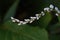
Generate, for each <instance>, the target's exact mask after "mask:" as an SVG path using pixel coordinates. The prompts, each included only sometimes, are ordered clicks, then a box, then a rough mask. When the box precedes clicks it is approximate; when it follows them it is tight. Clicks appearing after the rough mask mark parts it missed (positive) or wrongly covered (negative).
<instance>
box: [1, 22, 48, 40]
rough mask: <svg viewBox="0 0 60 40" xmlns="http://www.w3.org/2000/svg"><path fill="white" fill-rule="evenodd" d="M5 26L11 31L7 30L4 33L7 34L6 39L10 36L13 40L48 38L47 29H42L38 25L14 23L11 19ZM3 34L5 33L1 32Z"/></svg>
mask: <svg viewBox="0 0 60 40" xmlns="http://www.w3.org/2000/svg"><path fill="white" fill-rule="evenodd" d="M4 26H5V28H6V29H7V30H9V31H10V32H8V33H7V34H6V32H5V33H4V34H6V35H7V36H6V39H8V38H9V37H10V39H12V40H48V34H47V31H46V30H45V29H41V28H40V27H38V26H36V27H33V26H30V25H28V24H25V25H20V26H19V25H17V24H16V23H12V22H11V21H7V22H6V23H5V24H4ZM3 29H4V27H3ZM6 29H5V30H6ZM7 30H6V31H7ZM11 32H12V33H11ZM1 35H3V32H1ZM11 37H12V38H11ZM2 38H3V37H2ZM8 40H9V39H8Z"/></svg>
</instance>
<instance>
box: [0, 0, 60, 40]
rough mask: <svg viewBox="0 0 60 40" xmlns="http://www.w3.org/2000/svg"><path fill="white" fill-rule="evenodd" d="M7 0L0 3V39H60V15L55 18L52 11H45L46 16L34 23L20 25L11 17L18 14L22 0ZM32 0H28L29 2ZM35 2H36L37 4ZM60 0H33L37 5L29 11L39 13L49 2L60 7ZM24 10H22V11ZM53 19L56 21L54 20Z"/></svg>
mask: <svg viewBox="0 0 60 40" xmlns="http://www.w3.org/2000/svg"><path fill="white" fill-rule="evenodd" d="M7 1H8V0H5V1H4V0H2V1H0V4H2V5H1V6H0V8H1V9H0V10H1V11H0V40H60V38H59V37H60V15H59V16H58V17H56V18H55V16H53V15H52V13H51V12H45V13H46V14H45V16H43V17H41V18H40V19H39V20H38V21H34V22H33V23H32V24H25V25H20V26H18V25H17V23H13V22H12V21H11V19H10V17H11V16H13V17H14V16H15V15H16V13H17V12H16V10H17V9H19V8H17V7H18V5H19V3H20V0H10V1H9V2H7ZM31 1H32V0H28V2H27V3H29V2H31ZM1 2H2V3H1ZM34 2H36V5H35V3H34ZM59 2H60V1H59V0H33V1H32V3H33V5H35V7H34V9H31V10H30V11H29V12H31V13H34V14H35V13H39V12H41V11H43V9H44V8H45V7H47V6H49V4H53V5H55V6H57V7H58V8H60V3H59ZM5 3H6V4H5ZM28 5H29V4H28ZM19 7H20V6H19ZM23 8H24V7H23ZM28 8H29V7H28ZM24 11H25V9H24ZM24 11H23V10H22V13H23V12H24ZM19 13H20V12H19ZM17 14H18V13H17ZM18 15H19V14H18ZM18 15H17V16H16V17H18V18H19V16H20V15H19V16H18ZM53 19H54V23H53V21H52V20H53ZM55 19H57V21H56V20H55ZM55 21H56V22H55ZM52 23H53V24H52Z"/></svg>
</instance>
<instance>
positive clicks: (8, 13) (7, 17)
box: [4, 0, 19, 22]
mask: <svg viewBox="0 0 60 40" xmlns="http://www.w3.org/2000/svg"><path fill="white" fill-rule="evenodd" d="M18 3H19V0H17V1H15V2H14V3H13V5H12V6H11V7H10V8H9V10H8V11H7V13H6V16H5V18H4V22H5V21H7V20H9V19H10V17H11V16H14V15H15V12H16V8H17V5H18Z"/></svg>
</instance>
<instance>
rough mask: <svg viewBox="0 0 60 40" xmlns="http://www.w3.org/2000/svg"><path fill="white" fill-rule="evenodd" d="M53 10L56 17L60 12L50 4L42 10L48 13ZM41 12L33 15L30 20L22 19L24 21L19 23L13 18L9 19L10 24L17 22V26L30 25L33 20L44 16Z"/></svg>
mask: <svg viewBox="0 0 60 40" xmlns="http://www.w3.org/2000/svg"><path fill="white" fill-rule="evenodd" d="M53 10H55V11H56V12H57V13H56V14H55V15H56V16H58V14H60V10H59V9H58V7H54V6H53V5H52V4H51V5H50V6H49V7H46V8H44V12H45V11H46V12H50V11H53ZM44 12H43V11H41V13H39V14H35V17H30V19H24V21H20V20H18V19H16V18H14V17H11V19H12V22H17V23H18V25H22V24H27V23H32V22H33V21H35V20H39V19H40V18H41V17H42V16H44V15H45V13H44Z"/></svg>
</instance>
